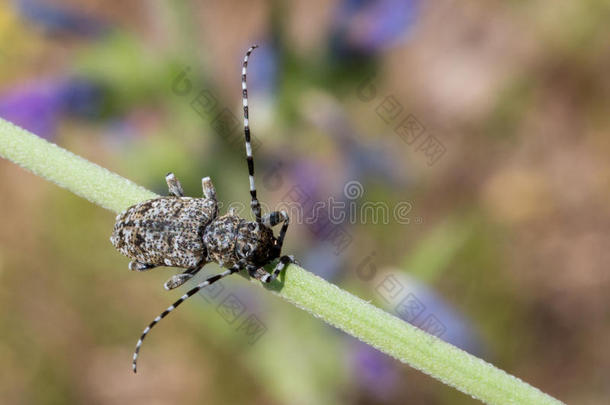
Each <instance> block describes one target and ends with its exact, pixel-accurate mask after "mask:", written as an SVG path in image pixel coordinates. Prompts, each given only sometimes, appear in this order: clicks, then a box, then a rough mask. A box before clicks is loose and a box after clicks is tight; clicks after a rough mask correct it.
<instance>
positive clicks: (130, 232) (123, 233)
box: [110, 197, 217, 268]
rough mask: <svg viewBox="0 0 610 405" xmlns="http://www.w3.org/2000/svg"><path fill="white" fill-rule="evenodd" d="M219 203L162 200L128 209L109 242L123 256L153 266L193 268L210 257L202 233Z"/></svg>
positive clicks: (201, 200) (204, 200)
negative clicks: (207, 256)
mask: <svg viewBox="0 0 610 405" xmlns="http://www.w3.org/2000/svg"><path fill="white" fill-rule="evenodd" d="M216 212H217V206H216V202H215V201H214V200H212V199H206V198H192V197H160V198H155V199H153V200H148V201H144V202H142V203H140V204H136V205H134V206H132V207H129V208H128V209H127V210H125V211H124V212H122V213H121V214H119V215H118V216H117V217H116V223H115V225H114V231H113V233H112V236H111V237H110V242H112V244H113V245H114V247H115V248H116V249H117V250H118V251H119V252H121V253H122V254H123V255H125V256H127V257H129V258H131V259H133V260H136V261H138V262H140V263H145V264H150V265H154V266H170V267H184V268H192V267H195V266H198V265H201V264H203V262H204V260H205V257H206V255H207V252H206V248H205V245H204V244H203V231H204V229H205V227H206V226H207V225H208V224H209V223H210V222H211V221H212V220H213V219H214V217H215V216H216Z"/></svg>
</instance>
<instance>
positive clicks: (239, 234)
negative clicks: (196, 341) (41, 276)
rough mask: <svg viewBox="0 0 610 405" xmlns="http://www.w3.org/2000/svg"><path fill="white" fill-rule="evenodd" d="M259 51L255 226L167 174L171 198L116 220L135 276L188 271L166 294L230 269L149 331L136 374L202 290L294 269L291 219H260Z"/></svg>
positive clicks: (119, 243) (205, 182)
mask: <svg viewBox="0 0 610 405" xmlns="http://www.w3.org/2000/svg"><path fill="white" fill-rule="evenodd" d="M255 48H257V45H253V46H252V47H250V49H248V51H247V52H246V56H245V57H244V62H243V67H242V71H241V87H242V100H243V106H244V134H245V138H246V158H247V161H248V175H249V178H250V196H251V202H250V207H251V209H252V213H253V214H254V217H255V221H247V220H245V219H243V218H240V217H239V216H237V215H235V213H234V212H233V211H232V210H229V212H228V213H227V214H225V215H223V216H220V217H219V216H218V202H217V200H216V191H215V190H214V186H213V185H212V180H210V178H209V177H204V178H203V179H202V180H201V184H202V187H203V195H204V198H193V197H184V193H183V191H182V186H181V185H180V182H179V181H178V179H177V178H176V177H175V176H174V174H173V173H168V174H167V176H166V177H165V180H166V182H167V186H168V188H169V196H168V197H159V198H154V199H152V200H148V201H144V202H142V203H139V204H136V205H133V206H131V207H129V208H128V209H127V210H125V211H124V212H122V213H121V214H119V215H118V216H117V217H116V223H115V224H114V231H113V233H112V236H111V237H110V241H111V242H112V244H113V245H114V247H115V248H116V249H117V250H118V251H119V252H121V253H122V254H123V255H125V256H127V257H129V258H130V259H132V260H131V262H130V263H129V269H130V270H135V271H145V270H150V269H153V268H155V267H157V266H169V267H181V268H185V269H186V270H185V271H184V272H182V273H180V274H176V275H174V276H173V277H171V278H170V279H169V280H168V281H167V282H166V283H165V288H166V289H167V290H171V289H173V288H176V287H179V286H181V285H182V284H184V283H185V282H186V281H188V280H189V279H190V278H192V277H193V276H194V275H195V274H197V272H198V271H199V270H201V269H202V268H203V266H205V265H206V264H207V263H210V262H215V263H218V264H219V265H220V266H222V267H225V268H227V270H225V271H224V272H222V273H220V274H217V275H215V276H212V277H210V278H208V279H207V280H205V281H203V282H202V283H199V284H198V285H197V286H196V287H194V288H192V289H191V290H189V291H188V292H187V293H186V294H184V295H183V296H182V297H180V299H179V300H178V301H176V302H174V303H173V304H172V305H170V306H169V307H168V308H167V309H166V310H165V311H163V312H162V313H161V314H160V315H159V316H157V317H156V318H155V319H154V320H153V321H152V322H151V323H150V324H149V325H148V326H147V327H146V328H145V329H144V331H143V332H142V335H141V336H140V339H139V340H138V343H137V345H136V349H135V351H134V354H133V371H134V373H135V372H136V364H137V360H138V353H139V351H140V347H141V346H142V342H143V341H144V338H145V337H146V335H147V334H148V332H150V330H151V329H152V327H153V326H155V325H156V324H157V323H158V322H159V321H160V320H161V319H163V318H164V317H166V316H167V314H169V313H170V312H171V311H173V310H174V309H176V307H178V305H180V304H182V303H183V302H184V301H186V300H187V299H188V298H189V297H191V296H192V295H194V294H196V293H197V292H198V291H199V290H201V289H202V288H204V287H206V286H208V285H211V284H212V283H214V282H216V281H218V280H220V279H221V278H223V277H226V276H228V275H230V274H233V273H236V272H238V271H240V270H243V269H245V270H247V271H248V273H249V274H250V276H251V277H254V278H256V279H258V280H260V281H261V282H263V283H270V282H272V281H273V280H275V279H276V278H277V276H278V275H279V274H280V272H281V271H282V269H283V268H284V267H285V266H286V265H287V264H289V263H294V258H293V257H292V256H286V255H284V256H281V257H280V254H281V250H282V244H283V242H284V236H285V235H286V231H287V230H288V224H289V222H290V220H289V218H288V215H287V214H286V212H285V211H274V212H271V213H268V214H266V215H263V216H261V206H260V203H259V202H258V199H257V198H256V187H255V186H254V161H253V159H252V145H251V144H250V126H249V124H248V90H247V88H246V68H247V66H248V58H249V57H250V53H251V52H252V51H253V50H254V49H255ZM280 223H281V224H282V228H281V229H280V233H279V236H278V237H275V236H274V235H273V231H272V230H271V228H272V227H273V226H276V225H278V224H280ZM278 257H279V258H280V259H279V262H278V263H277V265H276V266H275V268H274V270H273V272H271V273H268V272H266V271H265V270H264V269H263V266H265V265H267V264H268V263H270V262H271V261H273V260H274V259H277V258H278Z"/></svg>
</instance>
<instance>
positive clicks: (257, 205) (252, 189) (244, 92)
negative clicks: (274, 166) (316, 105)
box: [241, 45, 261, 223]
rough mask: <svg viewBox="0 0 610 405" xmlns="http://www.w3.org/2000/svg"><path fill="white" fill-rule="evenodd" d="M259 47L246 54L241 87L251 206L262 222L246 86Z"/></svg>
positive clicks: (254, 47) (257, 218) (256, 216)
mask: <svg viewBox="0 0 610 405" xmlns="http://www.w3.org/2000/svg"><path fill="white" fill-rule="evenodd" d="M256 48H258V45H252V46H251V47H250V49H248V52H246V56H244V65H243V67H242V69H241V89H242V102H243V105H244V134H245V135H246V159H247V160H248V176H249V179H250V196H251V197H252V199H251V201H250V208H252V212H253V213H254V217H255V218H256V222H259V223H260V222H261V205H260V203H259V202H258V199H257V198H256V186H255V185H254V160H253V159H252V144H251V143H250V125H249V123H248V88H247V86H246V69H247V67H248V58H249V57H250V54H251V53H252V51H253V50H254V49H256Z"/></svg>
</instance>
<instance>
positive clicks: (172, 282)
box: [163, 266, 203, 290]
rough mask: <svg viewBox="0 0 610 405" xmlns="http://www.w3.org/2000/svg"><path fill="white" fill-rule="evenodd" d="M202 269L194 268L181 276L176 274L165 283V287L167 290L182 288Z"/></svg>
mask: <svg viewBox="0 0 610 405" xmlns="http://www.w3.org/2000/svg"><path fill="white" fill-rule="evenodd" d="M202 268H203V266H198V267H193V268H192V269H187V270H186V271H184V272H182V273H180V274H174V275H173V276H172V277H170V279H169V280H167V281H166V282H165V284H164V285H163V287H165V289H166V290H173V289H174V288H177V287H180V286H181V285H182V284H184V283H186V282H187V281H189V280H190V279H191V278H193V276H194V275H195V274H197V273H198V272H199V270H201V269H202Z"/></svg>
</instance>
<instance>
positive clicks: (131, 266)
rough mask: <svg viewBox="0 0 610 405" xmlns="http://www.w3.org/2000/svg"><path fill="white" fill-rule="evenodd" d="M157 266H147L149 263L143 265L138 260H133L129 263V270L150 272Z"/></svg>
mask: <svg viewBox="0 0 610 405" xmlns="http://www.w3.org/2000/svg"><path fill="white" fill-rule="evenodd" d="M155 267H157V266H155V265H154V264H147V263H142V262H139V261H137V260H132V261H130V262H129V270H132V271H134V270H135V271H146V270H150V269H154V268H155Z"/></svg>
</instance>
